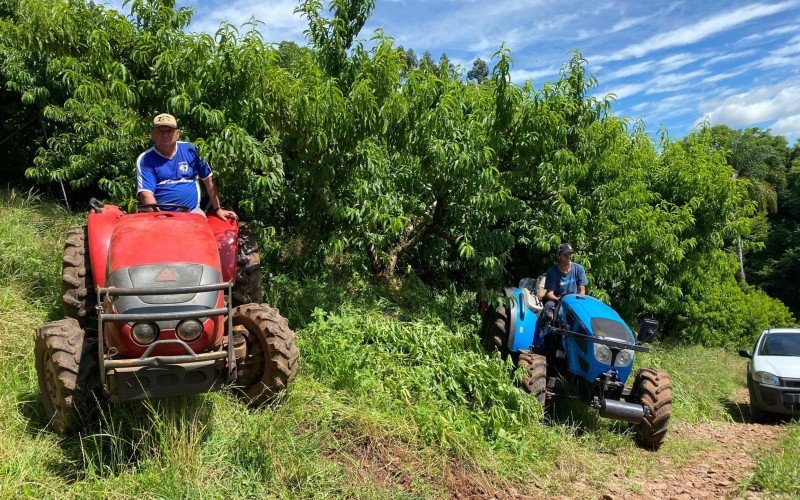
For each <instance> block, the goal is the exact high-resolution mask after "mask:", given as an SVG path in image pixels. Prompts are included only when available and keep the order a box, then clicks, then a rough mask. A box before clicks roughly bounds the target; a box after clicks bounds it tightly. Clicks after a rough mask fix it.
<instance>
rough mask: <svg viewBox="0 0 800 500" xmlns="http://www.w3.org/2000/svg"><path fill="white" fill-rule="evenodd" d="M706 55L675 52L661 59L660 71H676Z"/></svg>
mask: <svg viewBox="0 0 800 500" xmlns="http://www.w3.org/2000/svg"><path fill="white" fill-rule="evenodd" d="M704 57H706V56H705V55H704V54H692V53H687V52H681V53H680V54H674V55H671V56H669V57H665V58H664V59H662V60H661V62H660V63H659V64H658V71H659V72H660V73H665V72H669V71H675V70H676V69H678V68H682V67H684V66H686V65H687V64H692V63H693V62H695V61H697V60H699V59H702V58H704Z"/></svg>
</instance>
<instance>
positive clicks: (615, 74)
mask: <svg viewBox="0 0 800 500" xmlns="http://www.w3.org/2000/svg"><path fill="white" fill-rule="evenodd" d="M655 65H656V62H655V61H642V62H640V63H636V64H626V65H624V66H622V67H621V68H619V69H618V70H615V71H612V72H610V73H608V74H607V75H606V76H605V78H604V80H605V81H612V80H616V79H618V78H627V77H629V76H634V75H639V74H642V73H647V72H648V71H652V70H653V69H654V68H655Z"/></svg>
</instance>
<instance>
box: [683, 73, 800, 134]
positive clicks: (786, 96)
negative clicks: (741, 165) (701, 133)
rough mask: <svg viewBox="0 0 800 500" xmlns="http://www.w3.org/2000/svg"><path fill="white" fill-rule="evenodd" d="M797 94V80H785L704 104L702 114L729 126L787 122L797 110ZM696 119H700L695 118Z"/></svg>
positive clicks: (799, 88) (799, 91)
mask: <svg viewBox="0 0 800 500" xmlns="http://www.w3.org/2000/svg"><path fill="white" fill-rule="evenodd" d="M798 94H800V81H797V80H794V81H786V82H783V83H780V84H778V85H770V86H764V87H759V88H757V89H755V90H752V91H750V92H745V93H740V94H735V95H732V96H729V97H727V98H725V99H723V100H721V101H717V102H714V103H708V104H705V105H704V106H705V108H706V109H704V110H703V112H702V114H703V116H705V117H707V118H708V121H709V123H712V124H717V123H720V124H725V125H731V126H748V125H754V124H758V123H763V122H769V121H772V120H782V119H787V120H788V121H791V120H789V118H790V117H792V116H794V115H796V114H798V112H800V99H798V98H797V96H798ZM700 121H702V120H698V122H700ZM788 121H787V124H788Z"/></svg>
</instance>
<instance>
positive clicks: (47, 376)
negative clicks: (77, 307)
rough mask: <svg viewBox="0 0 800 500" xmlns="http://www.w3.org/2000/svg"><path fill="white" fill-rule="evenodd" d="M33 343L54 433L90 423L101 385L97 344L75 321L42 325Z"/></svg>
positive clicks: (41, 389) (48, 415)
mask: <svg viewBox="0 0 800 500" xmlns="http://www.w3.org/2000/svg"><path fill="white" fill-rule="evenodd" d="M34 340H35V343H34V354H35V363H36V373H37V375H38V377H37V378H38V380H39V390H40V392H41V395H42V403H43V404H44V412H45V416H46V417H47V420H48V422H49V423H50V424H51V425H52V427H53V430H54V431H55V432H57V433H59V434H67V433H69V432H71V431H75V430H77V428H78V427H79V426H80V425H81V424H83V423H86V422H87V421H88V418H89V416H90V415H91V413H92V411H91V410H92V409H93V406H94V399H95V396H96V395H97V393H98V388H99V386H100V373H99V370H98V366H97V341H96V340H95V339H93V338H87V337H86V336H85V335H84V330H83V329H82V328H81V326H80V324H79V323H78V321H77V320H76V319H74V318H67V319H62V320H59V321H53V322H51V323H47V324H45V325H42V326H40V327H39V328H37V329H36V336H35V339H34Z"/></svg>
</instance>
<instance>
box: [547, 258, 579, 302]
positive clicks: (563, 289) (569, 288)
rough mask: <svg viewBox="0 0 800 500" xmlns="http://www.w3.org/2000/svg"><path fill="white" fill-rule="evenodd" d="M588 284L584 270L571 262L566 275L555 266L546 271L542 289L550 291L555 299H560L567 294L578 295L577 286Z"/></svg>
mask: <svg viewBox="0 0 800 500" xmlns="http://www.w3.org/2000/svg"><path fill="white" fill-rule="evenodd" d="M588 283H589V281H588V280H587V279H586V270H585V269H584V268H583V266H582V265H580V264H576V263H574V262H573V263H572V266H571V267H570V270H569V271H567V274H564V273H562V272H561V271H559V269H558V266H557V265H556V266H553V267H551V268H550V269H548V270H547V276H546V277H545V280H544V288H545V290H552V291H553V293H555V294H556V297H561V296H562V295H566V294H568V293H578V286H580V285H583V286H586V285H587V284H588Z"/></svg>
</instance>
